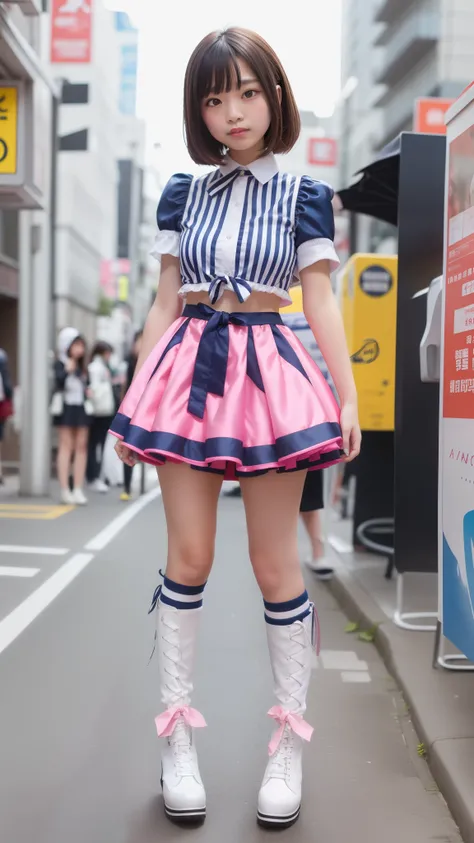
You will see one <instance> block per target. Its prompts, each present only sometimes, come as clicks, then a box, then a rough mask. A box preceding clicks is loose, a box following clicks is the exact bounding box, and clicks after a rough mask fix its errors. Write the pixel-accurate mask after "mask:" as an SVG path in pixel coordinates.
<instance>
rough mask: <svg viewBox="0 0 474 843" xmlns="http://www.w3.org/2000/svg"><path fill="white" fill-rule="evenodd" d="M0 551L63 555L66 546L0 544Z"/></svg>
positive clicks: (67, 551) (66, 550) (66, 549)
mask: <svg viewBox="0 0 474 843" xmlns="http://www.w3.org/2000/svg"><path fill="white" fill-rule="evenodd" d="M0 553H26V554H28V553H31V554H38V556H65V555H66V553H69V550H68V548H67V547H30V546H29V545H22V544H0Z"/></svg>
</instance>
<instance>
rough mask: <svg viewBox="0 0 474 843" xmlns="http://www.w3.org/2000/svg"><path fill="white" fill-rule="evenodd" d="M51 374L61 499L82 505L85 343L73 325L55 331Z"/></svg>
mask: <svg viewBox="0 0 474 843" xmlns="http://www.w3.org/2000/svg"><path fill="white" fill-rule="evenodd" d="M54 377H55V393H56V395H59V396H61V400H60V412H59V413H58V414H57V415H54V417H53V422H54V425H55V426H56V427H57V428H58V431H59V447H58V456H57V466H58V478H59V484H60V486H61V501H62V503H65V504H78V505H79V506H84V505H85V504H86V503H87V498H86V496H85V495H84V491H83V485H84V477H85V473H86V464H87V441H88V437H89V425H90V415H89V414H88V412H87V398H88V388H89V378H88V374H87V362H86V344H85V342H84V340H83V338H82V337H81V335H80V334H79V331H76V329H75V328H63V330H62V331H61V332H60V334H59V337H58V356H57V360H56V362H55V364H54ZM73 458H74V469H73V477H74V488H73V490H72V491H71V490H70V488H69V473H70V470H71V461H72V460H73Z"/></svg>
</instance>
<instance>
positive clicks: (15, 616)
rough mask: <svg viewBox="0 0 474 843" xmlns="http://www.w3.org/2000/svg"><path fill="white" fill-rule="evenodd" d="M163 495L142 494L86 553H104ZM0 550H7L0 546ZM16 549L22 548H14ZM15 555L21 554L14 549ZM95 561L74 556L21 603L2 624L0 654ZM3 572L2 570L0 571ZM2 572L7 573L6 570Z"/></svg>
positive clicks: (86, 556) (157, 491) (88, 556)
mask: <svg viewBox="0 0 474 843" xmlns="http://www.w3.org/2000/svg"><path fill="white" fill-rule="evenodd" d="M160 495H161V489H160V488H159V487H157V488H155V489H152V490H151V491H150V492H148V493H147V494H146V495H143V496H142V497H141V498H140V499H139V500H137V501H135V503H133V504H130V506H128V507H127V509H126V510H125V511H124V512H122V513H121V514H120V515H119V516H118V517H117V518H114V519H113V521H111V522H110V524H108V525H107V527H105V529H104V530H101V532H100V533H98V534H97V535H96V536H95V537H94V538H93V539H91V540H90V541H89V542H88V544H87V545H86V547H85V550H86V551H99V550H103V548H104V547H106V546H107V545H108V543H109V542H110V541H112V539H114V538H115V536H116V535H117V534H118V533H119V532H120V531H121V530H123V528H124V527H125V526H126V525H127V524H128V523H129V522H130V521H131V520H132V518H134V517H135V515H138V513H139V512H141V510H142V509H144V507H145V506H147V504H148V503H150V501H152V500H154V499H155V498H157V497H159V496H160ZM0 547H7V546H6V545H0ZM14 547H17V548H18V547H19V546H17V545H15V546H14ZM25 550H27V552H31V548H25ZM36 551H37V552H45V553H46V551H48V553H53V555H54V554H56V555H59V552H60V551H61V553H63V552H64V553H67V550H63V549H62V548H36ZM13 552H22V551H19V550H16V551H15V550H13ZM93 559H94V553H90V552H88V553H75V554H74V555H73V556H71V558H70V559H68V560H67V562H64V564H63V565H61V567H60V568H59V569H58V570H57V571H56V573H54V574H53V575H52V576H51V577H49V579H47V580H46V582H44V583H42V585H40V586H39V588H37V589H36V591H34V592H33V593H32V594H30V595H29V597H27V598H26V600H24V601H23V603H20V605H19V606H17V607H16V609H13V611H12V612H10V614H9V615H7V616H6V618H4V619H3V620H2V621H0V653H3V651H4V650H5V649H6V648H7V647H8V646H9V645H10V644H11V643H12V642H13V641H15V639H16V638H18V636H19V635H20V634H21V633H22V632H23V631H24V630H25V629H26V628H27V627H28V626H29V625H30V624H31V623H32V622H33V621H34V620H35V618H37V617H38V615H40V614H41V612H42V611H43V610H44V609H46V608H47V607H48V606H49V605H50V603H52V602H53V600H54V599H55V598H56V597H58V595H59V594H61V592H62V591H64V589H65V588H66V587H67V586H68V585H70V583H71V582H72V581H73V580H74V579H75V578H76V577H77V576H78V575H79V574H80V573H81V571H83V570H84V568H87V566H88V565H89V564H90V562H92V560H93ZM0 570H1V568H0ZM3 570H7V569H6V568H4V569H3ZM11 570H14V571H33V570H34V573H38V570H39V569H33V568H29V569H28V568H12V569H11ZM23 576H33V574H23Z"/></svg>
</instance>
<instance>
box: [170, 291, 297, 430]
mask: <svg viewBox="0 0 474 843" xmlns="http://www.w3.org/2000/svg"><path fill="white" fill-rule="evenodd" d="M183 316H185V317H186V318H187V319H204V320H205V321H206V322H207V325H206V327H205V328H204V331H203V333H202V336H201V339H200V341H199V346H198V350H197V354H196V362H195V364H194V372H193V379H192V384H191V391H190V393H189V401H188V412H189V413H192V415H193V416H197V417H198V418H200V419H202V418H204V410H205V408H206V399H207V396H208V395H209V393H211V394H212V395H219V396H221V397H222V396H223V395H224V386H225V379H226V374H227V360H228V356H229V325H239V326H242V327H244V328H250V329H251V328H252V326H253V325H282V324H283V320H282V318H281V316H280V314H279V313H226V312H225V311H221V310H214V308H212V307H209V306H208V305H206V304H202V303H201V304H188V305H186V307H185V308H184V310H183ZM247 374H248V375H249V377H251V378H252V380H253V381H254V383H255V384H256V386H258V388H259V389H262V390H263V383H262V378H261V375H260V369H259V366H258V360H257V356H256V353H255V345H254V340H253V333H252V331H251V330H249V332H248V340H247Z"/></svg>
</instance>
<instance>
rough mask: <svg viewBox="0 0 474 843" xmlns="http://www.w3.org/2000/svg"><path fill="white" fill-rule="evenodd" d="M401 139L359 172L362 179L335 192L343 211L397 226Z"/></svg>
mask: <svg viewBox="0 0 474 843" xmlns="http://www.w3.org/2000/svg"><path fill="white" fill-rule="evenodd" d="M400 147H401V135H399V136H398V137H397V138H395V140H393V141H391V142H390V143H389V144H387V146H384V148H383V149H382V151H381V152H380V153H379V155H377V158H375V160H374V161H372V162H371V163H370V164H368V165H367V167H363V169H362V170H359V172H358V173H357V175H359V174H362V178H361V179H360V180H359V181H358V182H356V183H355V184H353V185H351V186H350V187H347V188H344V190H340V191H338V196H339V198H340V200H341V202H342V206H343V208H344V209H345V210H346V211H354V212H356V213H359V214H367V216H369V217H375V218H376V219H378V220H383V221H384V222H389V223H392V225H397V223H398V176H399V171H400Z"/></svg>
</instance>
